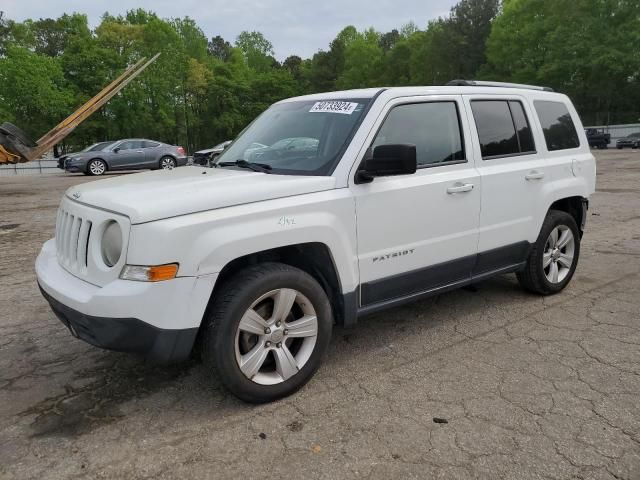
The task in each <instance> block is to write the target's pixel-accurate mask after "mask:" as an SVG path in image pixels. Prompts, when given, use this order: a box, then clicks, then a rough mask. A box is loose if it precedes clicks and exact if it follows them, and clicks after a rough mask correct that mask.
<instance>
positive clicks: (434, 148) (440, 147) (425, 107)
mask: <svg viewBox="0 0 640 480" xmlns="http://www.w3.org/2000/svg"><path fill="white" fill-rule="evenodd" d="M391 144H410V145H415V146H416V155H417V160H418V167H424V166H433V165H437V164H442V163H447V162H459V161H464V160H465V154H464V147H463V144H462V132H461V131H460V120H459V116H458V108H457V105H456V102H427V103H412V104H406V105H398V106H396V107H394V108H393V109H392V110H391V111H390V112H389V115H387V118H386V119H385V121H384V123H383V124H382V127H380V130H379V131H378V134H377V135H376V138H375V140H374V141H373V144H372V147H374V148H375V147H377V146H378V145H391Z"/></svg>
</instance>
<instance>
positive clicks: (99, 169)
mask: <svg viewBox="0 0 640 480" xmlns="http://www.w3.org/2000/svg"><path fill="white" fill-rule="evenodd" d="M106 171H107V164H106V163H104V162H103V161H102V160H97V159H96V160H91V161H90V162H89V163H88V164H87V172H86V173H87V174H88V175H92V176H100V175H104V173H105V172H106Z"/></svg>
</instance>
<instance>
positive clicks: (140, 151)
mask: <svg viewBox="0 0 640 480" xmlns="http://www.w3.org/2000/svg"><path fill="white" fill-rule="evenodd" d="M136 153H144V150H136Z"/></svg>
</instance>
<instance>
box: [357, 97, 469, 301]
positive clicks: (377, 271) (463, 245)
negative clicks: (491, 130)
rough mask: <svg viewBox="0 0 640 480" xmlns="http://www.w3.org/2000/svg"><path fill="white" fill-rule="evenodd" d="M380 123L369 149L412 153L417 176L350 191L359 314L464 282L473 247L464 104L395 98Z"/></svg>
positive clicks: (378, 181)
mask: <svg viewBox="0 0 640 480" xmlns="http://www.w3.org/2000/svg"><path fill="white" fill-rule="evenodd" d="M378 122H379V123H378V124H377V126H376V127H374V130H373V131H372V133H371V134H370V136H369V139H368V140H367V143H366V145H367V147H373V148H375V147H376V146H378V145H385V144H412V145H415V146H416V152H417V160H418V170H417V172H416V173H414V174H412V175H401V176H390V177H377V178H375V179H374V180H373V182H371V183H366V184H360V185H357V184H354V185H352V186H351V187H350V188H351V190H352V192H353V195H354V197H355V200H356V222H357V233H358V263H359V269H360V284H361V286H360V301H361V306H364V307H367V306H369V305H375V304H380V303H384V302H388V301H393V300H396V299H400V298H403V297H407V296H412V295H417V294H420V293H421V292H426V291H433V290H436V289H438V288H440V287H445V286H447V285H450V284H454V283H456V282H459V281H464V280H466V279H469V278H470V274H471V269H472V267H473V265H474V264H475V259H476V249H477V244H478V217H479V212H480V191H481V188H480V178H479V174H478V172H477V170H476V169H475V167H474V162H473V154H472V152H471V150H470V148H469V145H470V143H471V142H470V137H469V132H468V131H469V128H468V123H467V119H466V116H465V114H464V107H463V105H462V97H461V96H456V95H442V96H440V95H438V96H428V97H412V98H398V99H395V100H392V101H391V102H390V103H389V104H388V105H387V107H386V108H385V112H384V116H383V117H382V118H381V120H379V121H378Z"/></svg>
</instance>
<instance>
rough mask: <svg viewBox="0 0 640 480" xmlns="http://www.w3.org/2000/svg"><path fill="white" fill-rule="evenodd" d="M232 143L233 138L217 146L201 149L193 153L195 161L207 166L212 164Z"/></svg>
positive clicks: (197, 163)
mask: <svg viewBox="0 0 640 480" xmlns="http://www.w3.org/2000/svg"><path fill="white" fill-rule="evenodd" d="M230 144H231V140H227V141H226V142H222V143H219V144H218V145H216V146H215V147H212V148H207V149H206V150H199V151H197V152H196V153H194V154H193V163H195V164H196V165H203V166H205V167H207V166H210V165H211V162H212V161H213V160H215V158H216V157H217V156H218V155H220V154H221V153H222V152H223V151H224V149H225V148H227V147H228V146H229V145H230Z"/></svg>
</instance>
